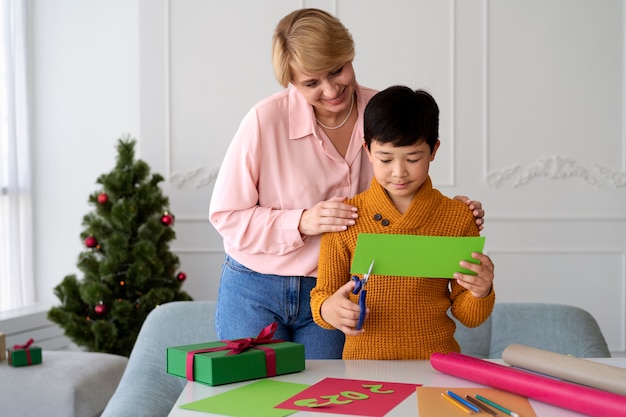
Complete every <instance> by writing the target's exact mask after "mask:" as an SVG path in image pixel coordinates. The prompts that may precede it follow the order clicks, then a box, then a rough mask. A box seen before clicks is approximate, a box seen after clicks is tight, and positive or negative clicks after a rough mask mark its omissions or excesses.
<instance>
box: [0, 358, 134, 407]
mask: <svg viewBox="0 0 626 417" xmlns="http://www.w3.org/2000/svg"><path fill="white" fill-rule="evenodd" d="M127 362H128V359H127V358H126V357H124V356H118V355H112V354H109V353H92V352H68V351H48V350H44V351H42V362H41V364H37V365H31V366H23V367H17V368H14V367H11V366H9V365H8V361H7V360H6V359H5V360H4V361H2V362H0V375H2V377H0V404H1V406H0V408H1V409H2V415H3V416H5V415H6V416H13V417H40V416H46V417H96V416H99V415H100V413H102V410H104V407H105V406H106V404H107V402H108V401H109V399H110V398H111V396H112V395H113V392H114V391H115V388H116V387H117V384H118V383H119V381H120V379H121V378H122V375H123V373H124V369H125V368H126V363H127Z"/></svg>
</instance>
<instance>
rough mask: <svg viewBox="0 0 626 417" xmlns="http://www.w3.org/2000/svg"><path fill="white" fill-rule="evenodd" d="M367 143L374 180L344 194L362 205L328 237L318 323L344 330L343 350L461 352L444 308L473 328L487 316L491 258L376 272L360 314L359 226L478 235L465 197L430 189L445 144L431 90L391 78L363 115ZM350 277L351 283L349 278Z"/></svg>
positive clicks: (314, 297)
mask: <svg viewBox="0 0 626 417" xmlns="http://www.w3.org/2000/svg"><path fill="white" fill-rule="evenodd" d="M364 125H365V126H364V128H365V129H364V136H365V138H364V139H365V143H364V145H363V146H364V148H365V150H366V152H367V154H368V157H369V159H370V161H371V162H372V164H373V169H374V179H373V180H372V182H371V185H370V188H369V189H368V190H366V191H364V192H363V193H361V194H358V195H356V196H355V197H354V198H352V199H349V200H348V201H347V203H348V204H352V205H354V206H356V207H358V211H359V218H358V220H357V222H356V224H355V225H354V226H352V227H350V228H349V229H348V230H346V231H344V232H337V233H326V234H324V235H323V236H322V242H321V248H320V259H319V268H318V277H317V284H316V286H315V288H314V289H313V290H312V291H311V310H312V312H313V319H314V320H315V322H316V323H317V324H318V325H319V326H321V327H324V328H327V329H333V328H336V329H339V330H341V331H342V332H344V333H345V334H346V336H347V337H346V342H345V345H344V350H343V359H429V357H430V355H431V354H432V353H433V352H444V353H445V352H451V351H455V352H459V351H460V347H459V344H458V343H457V341H456V340H455V339H454V330H455V324H454V322H453V321H452V320H451V319H450V318H449V317H448V316H447V311H448V309H451V311H452V314H453V315H454V316H455V317H456V318H457V319H459V320H460V321H461V323H463V324H465V325H466V326H468V327H475V326H478V325H479V324H481V323H482V322H483V321H484V320H486V319H487V317H488V316H489V315H490V314H491V311H492V309H493V305H494V302H495V293H494V291H493V289H492V281H493V263H492V262H491V259H490V258H489V257H488V256H486V255H484V254H480V253H473V254H472V257H473V258H475V259H477V260H478V261H479V262H480V264H478V265H477V264H474V263H470V262H466V261H461V262H460V265H461V266H462V267H464V268H466V269H469V270H472V271H473V272H475V273H476V275H475V276H474V275H469V274H467V275H466V274H461V273H456V274H455V277H454V278H455V279H453V280H449V279H439V278H421V277H420V278H417V277H399V276H388V275H375V274H374V275H371V276H370V278H369V280H368V281H367V286H366V289H367V301H366V304H367V316H366V318H365V322H364V325H363V328H362V329H361V330H355V329H354V327H355V326H356V324H357V321H358V317H359V312H360V309H359V306H358V304H357V300H358V295H353V294H352V293H351V291H352V289H353V288H354V286H355V283H354V281H352V280H350V276H351V275H350V265H351V262H352V258H353V256H354V251H355V248H356V241H357V236H358V235H359V233H393V234H413V235H427V236H478V234H479V230H478V227H477V226H476V222H475V220H474V218H473V216H472V214H471V213H470V212H468V210H467V208H466V207H465V205H464V204H463V203H461V202H459V201H455V200H452V199H450V198H447V197H445V196H443V195H442V194H441V193H440V192H439V191H438V190H436V189H433V187H432V182H431V179H430V176H429V175H428V168H429V166H430V162H431V161H433V160H434V159H435V154H436V153H437V149H438V148H439V144H440V142H439V139H438V137H439V108H438V106H437V103H436V102H435V100H434V99H433V98H432V96H431V95H430V94H428V93H427V92H425V91H423V90H417V91H413V90H411V89H410V88H408V87H403V86H394V87H389V88H387V89H386V90H383V91H381V92H379V93H378V94H376V95H375V96H374V97H373V98H372V99H371V100H370V102H369V103H368V104H367V107H366V109H365V114H364ZM346 281H347V282H346Z"/></svg>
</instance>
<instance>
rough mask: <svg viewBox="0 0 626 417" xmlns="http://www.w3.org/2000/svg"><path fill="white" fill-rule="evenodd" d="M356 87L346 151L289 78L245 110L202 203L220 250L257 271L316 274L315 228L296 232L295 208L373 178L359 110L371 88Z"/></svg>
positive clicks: (347, 192) (353, 190)
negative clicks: (285, 84)
mask: <svg viewBox="0 0 626 417" xmlns="http://www.w3.org/2000/svg"><path fill="white" fill-rule="evenodd" d="M356 91H357V101H356V104H357V110H358V118H357V121H356V124H355V127H354V130H353V132H352V138H351V139H350V144H349V146H348V150H347V152H346V156H345V158H342V157H341V155H340V154H339V153H338V152H337V150H336V149H335V147H334V146H333V144H332V143H331V142H330V140H329V139H328V137H327V136H326V135H325V134H324V133H323V132H322V131H321V130H320V129H319V127H318V126H317V123H316V122H315V115H314V113H313V107H312V106H311V105H310V104H308V103H307V102H306V100H305V99H304V97H303V96H302V95H301V94H300V93H299V92H298V91H297V90H296V89H295V88H294V87H292V86H290V87H289V88H287V89H285V90H282V91H280V92H278V93H276V94H274V95H272V96H269V97H267V98H265V99H264V100H262V101H261V102H259V103H258V104H257V105H255V106H254V107H253V108H252V109H251V110H250V111H249V112H248V114H247V115H246V116H245V117H244V119H243V120H242V122H241V125H240V126H239V130H238V131H237V133H236V134H235V137H234V138H233V141H232V142H231V144H230V146H229V148H228V151H227V152H226V156H225V157H224V161H223V163H222V166H221V168H220V172H219V174H218V176H217V179H216V182H215V188H214V189H213V195H212V197H211V204H210V207H209V220H210V221H211V223H212V224H213V226H214V227H215V228H216V229H217V231H218V232H219V233H220V234H221V235H222V237H223V238H224V249H225V251H226V253H227V254H229V255H230V256H232V257H233V258H235V259H236V260H237V261H238V262H240V263H242V264H243V265H245V266H247V267H248V268H250V269H252V270H254V271H257V272H260V273H263V274H275V275H285V276H312V277H315V276H317V262H318V257H319V244H320V238H321V235H318V236H305V237H304V238H303V237H302V236H301V235H300V232H299V231H298V224H299V222H300V217H301V215H302V212H303V211H304V210H305V209H308V208H311V207H313V206H314V205H315V204H317V203H319V202H320V201H323V200H327V199H329V198H331V197H336V196H346V197H353V196H354V195H356V194H357V193H360V192H361V191H364V190H365V189H367V187H368V186H369V183H370V180H371V179H372V168H371V164H370V162H369V160H368V159H367V155H366V154H365V151H364V150H363V148H362V143H363V111H364V109H365V105H366V104H367V102H368V101H369V99H370V98H371V97H372V96H373V95H374V94H375V93H376V91H375V90H372V89H370V88H365V87H361V86H359V85H357V89H356Z"/></svg>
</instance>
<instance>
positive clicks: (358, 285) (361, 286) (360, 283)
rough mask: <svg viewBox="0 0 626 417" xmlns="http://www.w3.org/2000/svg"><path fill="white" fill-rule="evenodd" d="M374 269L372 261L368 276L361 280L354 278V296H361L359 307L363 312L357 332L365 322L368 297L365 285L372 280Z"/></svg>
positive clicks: (354, 276) (360, 314)
mask: <svg viewBox="0 0 626 417" xmlns="http://www.w3.org/2000/svg"><path fill="white" fill-rule="evenodd" d="M372 268H374V260H372V263H371V264H370V269H369V270H368V271H367V274H365V275H363V278H362V279H359V277H358V276H356V275H353V276H352V280H353V281H354V283H355V285H354V289H353V290H352V294H359V307H360V308H361V312H360V313H359V322H358V323H357V325H356V327H355V329H356V330H361V328H362V327H363V320H365V297H366V296H367V290H366V289H365V284H367V280H368V279H370V274H371V273H372Z"/></svg>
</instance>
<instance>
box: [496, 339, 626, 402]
mask: <svg viewBox="0 0 626 417" xmlns="http://www.w3.org/2000/svg"><path fill="white" fill-rule="evenodd" d="M502 359H503V360H504V362H506V363H508V364H509V365H512V366H516V367H518V368H523V369H527V370H529V371H532V372H538V373H541V374H544V375H548V376H551V377H554V378H559V379H562V380H565V381H569V382H575V383H578V384H582V385H586V386H589V387H593V388H598V389H602V390H605V391H609V392H613V393H616V394H621V395H626V369H623V368H618V367H616V366H611V365H606V364H603V363H598V362H593V361H590V360H586V359H580V358H576V357H573V356H569V355H563V354H560V353H554V352H550V351H547V350H542V349H537V348H533V347H530V346H524V345H518V344H512V345H509V346H507V347H506V348H505V349H504V351H503V352H502Z"/></svg>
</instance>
